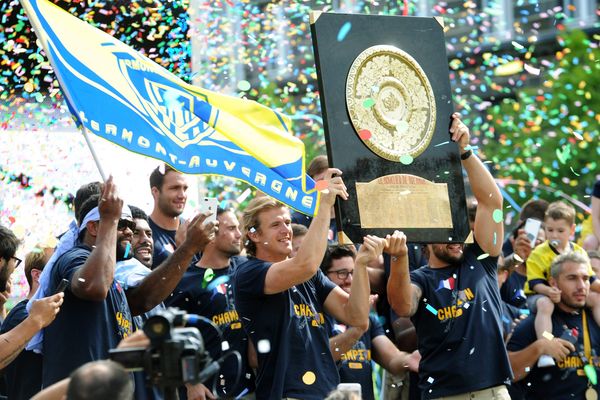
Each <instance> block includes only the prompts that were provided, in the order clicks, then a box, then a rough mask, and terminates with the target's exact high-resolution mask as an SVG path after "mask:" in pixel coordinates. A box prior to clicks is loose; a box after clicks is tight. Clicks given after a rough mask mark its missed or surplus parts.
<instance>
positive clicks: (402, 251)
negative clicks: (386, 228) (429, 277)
mask: <svg viewBox="0 0 600 400" xmlns="http://www.w3.org/2000/svg"><path fill="white" fill-rule="evenodd" d="M386 242H387V244H386V247H385V250H384V251H385V252H386V253H388V254H389V255H390V256H391V261H390V277H389V279H388V283H387V295H388V302H389V303H390V306H391V307H392V309H393V310H394V312H395V313H396V314H398V316H400V317H412V316H413V315H414V314H415V313H416V312H417V308H418V306H419V301H421V288H419V287H418V286H417V285H414V284H412V283H411V282H410V274H409V269H408V247H407V246H406V235H404V233H402V232H399V231H394V233H393V234H392V235H387V237H386Z"/></svg>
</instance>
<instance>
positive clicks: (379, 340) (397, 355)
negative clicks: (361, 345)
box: [372, 335, 418, 375]
mask: <svg viewBox="0 0 600 400" xmlns="http://www.w3.org/2000/svg"><path fill="white" fill-rule="evenodd" d="M372 344H373V360H375V362H376V363H377V364H379V365H381V366H382V367H383V368H385V369H386V370H387V371H389V372H391V373H392V374H393V375H399V374H400V373H402V372H404V371H406V370H407V369H408V366H409V357H410V354H408V353H405V352H403V351H400V350H398V348H397V347H396V346H395V345H394V343H392V341H391V340H390V339H388V337H387V336H385V335H380V336H377V337H375V338H373V339H372ZM417 365H418V363H417Z"/></svg>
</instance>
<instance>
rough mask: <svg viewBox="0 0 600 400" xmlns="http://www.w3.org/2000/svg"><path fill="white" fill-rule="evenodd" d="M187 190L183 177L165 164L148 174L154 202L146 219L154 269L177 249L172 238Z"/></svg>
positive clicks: (176, 228) (178, 222)
mask: <svg viewBox="0 0 600 400" xmlns="http://www.w3.org/2000/svg"><path fill="white" fill-rule="evenodd" d="M187 189H188V183H187V180H186V178H185V175H183V174H182V173H181V172H178V171H176V170H175V169H173V168H171V167H170V166H168V165H166V164H162V165H160V166H158V167H156V168H155V169H154V171H152V173H151V174H150V190H151V192H152V198H153V199H154V208H153V210H152V213H151V214H150V219H149V223H150V228H152V235H153V236H154V256H153V258H152V259H153V261H152V268H153V269H154V268H156V267H157V266H158V265H160V263H162V262H163V261H164V260H165V259H166V258H167V257H169V255H170V254H171V253H173V252H174V251H175V249H176V248H177V245H176V242H175V235H176V234H177V230H178V229H179V226H180V225H181V219H180V216H181V213H183V209H184V208H185V203H186V201H187Z"/></svg>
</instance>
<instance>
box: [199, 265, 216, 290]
mask: <svg viewBox="0 0 600 400" xmlns="http://www.w3.org/2000/svg"><path fill="white" fill-rule="evenodd" d="M214 277H215V272H214V271H213V270H212V268H207V269H206V271H204V280H203V281H202V289H206V286H207V285H208V283H209V282H210V281H212V280H213V279H214Z"/></svg>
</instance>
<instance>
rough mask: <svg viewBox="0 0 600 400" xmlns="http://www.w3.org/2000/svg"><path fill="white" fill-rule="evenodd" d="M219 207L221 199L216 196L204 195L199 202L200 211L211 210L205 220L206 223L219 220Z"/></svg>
mask: <svg viewBox="0 0 600 400" xmlns="http://www.w3.org/2000/svg"><path fill="white" fill-rule="evenodd" d="M218 207H219V200H218V199H216V198H214V197H204V198H203V199H202V200H200V202H199V204H198V212H201V213H204V212H210V213H212V215H210V216H209V217H208V218H206V219H205V220H204V223H205V224H206V223H209V222H215V221H216V220H217V208H218Z"/></svg>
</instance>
